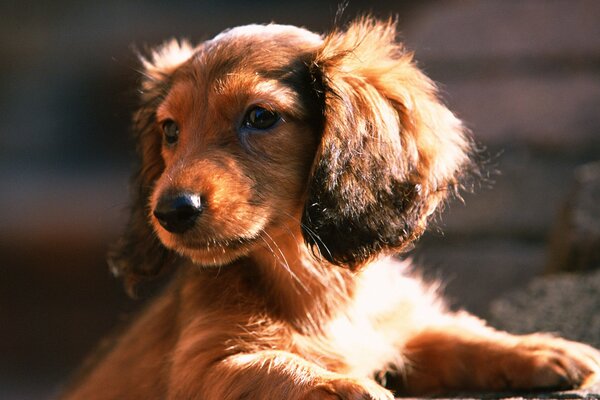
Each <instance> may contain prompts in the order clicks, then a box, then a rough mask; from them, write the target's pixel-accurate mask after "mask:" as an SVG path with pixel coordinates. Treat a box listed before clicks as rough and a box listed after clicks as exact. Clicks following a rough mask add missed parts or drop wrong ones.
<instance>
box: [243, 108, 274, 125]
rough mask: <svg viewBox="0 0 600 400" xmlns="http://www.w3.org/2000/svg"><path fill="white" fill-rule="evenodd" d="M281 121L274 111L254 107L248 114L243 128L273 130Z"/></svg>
mask: <svg viewBox="0 0 600 400" xmlns="http://www.w3.org/2000/svg"><path fill="white" fill-rule="evenodd" d="M280 119H281V117H280V116H279V114H277V113H276V112H274V111H270V110H267V109H266V108H263V107H254V108H251V109H250V110H248V112H247V113H246V117H245V118H244V122H243V123H242V127H243V128H250V129H259V130H265V129H269V128H272V127H273V125H275V124H276V123H277V122H279V120H280Z"/></svg>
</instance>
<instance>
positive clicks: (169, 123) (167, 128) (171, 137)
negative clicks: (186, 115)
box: [162, 119, 179, 144]
mask: <svg viewBox="0 0 600 400" xmlns="http://www.w3.org/2000/svg"><path fill="white" fill-rule="evenodd" d="M162 130H163V135H164V137H165V142H167V144H175V143H177V140H179V126H178V125H177V123H176V122H175V121H173V120H172V119H168V120H166V121H165V122H163V124H162Z"/></svg>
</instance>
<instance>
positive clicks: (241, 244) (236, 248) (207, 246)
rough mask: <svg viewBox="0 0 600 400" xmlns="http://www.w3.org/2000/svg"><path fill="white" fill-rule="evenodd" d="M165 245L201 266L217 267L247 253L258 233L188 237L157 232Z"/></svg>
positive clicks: (258, 240)
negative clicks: (230, 237) (200, 237)
mask: <svg viewBox="0 0 600 400" xmlns="http://www.w3.org/2000/svg"><path fill="white" fill-rule="evenodd" d="M158 233H159V234H158V237H159V239H160V241H161V242H162V243H163V245H164V246H165V247H167V248H168V249H171V250H173V251H175V252H176V253H178V254H179V255H180V256H182V257H185V258H187V259H189V260H190V261H192V262H193V263H194V264H197V265H202V266H207V267H211V266H215V267H219V266H222V265H226V264H229V263H232V262H234V261H235V260H237V259H239V258H241V257H243V256H245V255H247V254H248V253H250V252H251V251H252V249H253V248H254V247H255V246H256V243H258V242H260V235H256V237H252V238H232V239H222V240H216V239H213V238H206V239H195V240H194V239H190V238H186V237H185V236H183V237H179V236H177V235H172V234H169V233H166V232H158Z"/></svg>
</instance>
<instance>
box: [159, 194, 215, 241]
mask: <svg viewBox="0 0 600 400" xmlns="http://www.w3.org/2000/svg"><path fill="white" fill-rule="evenodd" d="M202 209H203V204H202V200H201V196H200V195H197V194H191V193H177V194H174V195H173V194H169V195H164V196H162V197H161V198H160V200H159V201H158V204H157V205H156V208H155V209H154V216H155V217H156V219H157V220H158V222H159V223H160V224H161V225H162V227H163V228H165V229H166V230H167V231H169V232H171V233H183V232H185V231H187V230H189V229H190V228H192V227H193V226H194V224H195V223H196V219H198V216H199V215H200V214H201V213H202Z"/></svg>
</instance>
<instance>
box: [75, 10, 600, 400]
mask: <svg viewBox="0 0 600 400" xmlns="http://www.w3.org/2000/svg"><path fill="white" fill-rule="evenodd" d="M395 37H396V31H395V26H394V23H392V22H380V21H376V20H373V19H370V18H363V19H359V20H357V21H355V22H354V23H351V24H350V25H349V26H348V27H347V29H345V30H336V31H333V32H332V33H330V34H327V35H323V36H321V35H318V34H315V33H311V32H309V31H307V30H305V29H302V28H297V27H293V26H282V25H248V26H243V27H238V28H234V29H230V30H227V31H225V32H223V33H221V34H219V35H218V36H216V37H215V38H214V39H212V40H208V41H206V42H203V43H201V44H200V45H198V46H196V47H191V46H190V45H189V44H187V43H185V42H183V43H178V42H176V41H172V42H169V43H167V44H165V45H163V46H161V47H159V48H158V49H156V50H155V51H154V52H153V53H152V54H151V56H150V57H149V58H148V59H142V62H143V73H142V75H143V77H142V82H141V89H140V93H141V106H140V108H139V110H138V111H137V112H136V114H135V118H134V121H135V133H136V137H137V140H138V143H139V149H138V150H139V154H140V155H141V167H140V170H139V172H138V173H137V175H136V177H135V180H134V187H133V189H134V193H133V194H134V199H133V207H132V209H131V219H130V222H129V225H128V227H127V229H126V232H125V234H124V236H123V237H122V238H121V239H120V241H119V242H118V243H117V245H116V246H115V248H114V249H113V251H112V253H111V255H110V262H111V265H112V267H113V269H114V271H115V272H116V273H117V274H119V275H122V276H123V277H124V279H125V280H126V282H127V284H128V285H129V287H130V288H132V287H134V286H135V284H136V283H137V282H139V281H140V280H141V279H146V278H149V277H152V276H155V275H157V274H158V273H160V272H161V271H163V270H165V269H172V268H174V267H176V268H177V273H176V275H175V276H174V278H173V279H172V281H171V283H170V284H169V286H168V287H167V288H166V289H165V291H164V292H163V294H162V295H161V296H159V297H158V298H157V299H156V300H154V301H153V302H152V303H151V304H150V305H149V306H148V308H147V309H146V310H145V312H143V313H142V314H141V316H139V318H138V319H137V320H135V321H134V322H133V324H132V325H131V326H130V327H129V329H128V330H127V331H126V332H125V333H124V334H122V335H121V336H120V337H118V338H117V339H116V340H114V343H113V344H112V347H111V348H110V349H109V351H108V352H106V354H104V355H103V356H102V357H100V358H99V359H98V360H97V361H96V363H95V365H94V366H93V368H91V370H90V371H89V372H88V373H87V374H86V375H85V377H84V378H82V379H80V380H79V381H78V382H77V383H76V384H75V385H74V386H73V387H72V388H71V390H70V391H69V392H68V393H67V394H66V395H65V397H64V398H66V399H209V400H211V399H219V400H222V399H232V400H233V399H392V398H393V396H394V395H436V394H442V393H452V392H462V391H506V390H530V389H536V390H546V389H566V388H573V387H579V386H581V385H585V384H588V383H590V382H592V381H593V379H594V378H595V376H596V374H597V373H598V372H599V370H600V356H599V353H598V352H597V351H596V350H594V349H592V348H591V347H588V346H586V345H583V344H579V343H574V342H570V341H566V340H563V339H559V338H555V337H552V336H549V335H543V334H534V335H526V336H514V335H511V334H508V333H505V332H499V331H496V330H494V329H492V328H490V327H488V326H486V324H485V323H484V322H483V321H481V320H480V319H478V318H476V317H474V316H471V315H469V314H467V313H465V312H452V311H449V310H448V309H447V308H446V307H445V306H444V303H443V301H442V300H440V298H439V297H438V295H437V294H436V290H435V287H432V286H428V285H425V284H423V283H422V282H420V281H419V280H418V279H417V278H415V277H414V276H411V272H410V270H411V267H410V265H409V263H408V262H407V261H400V260H398V259H396V258H394V257H393V255H394V254H396V253H398V252H401V251H402V250H404V249H406V247H407V246H408V245H409V244H411V243H412V242H413V241H414V240H415V239H417V238H418V237H419V235H421V233H422V232H423V231H424V229H425V228H426V225H427V223H428V220H429V219H430V218H431V216H432V215H433V214H434V213H435V211H436V209H438V208H439V207H440V205H441V204H442V203H443V201H444V199H445V198H446V197H447V196H448V195H450V194H452V193H454V192H456V190H457V189H458V188H459V186H460V181H461V178H462V177H463V176H464V175H465V173H466V172H468V171H469V170H472V169H473V165H472V164H471V162H470V161H469V153H470V152H471V142H470V140H469V138H468V136H467V134H466V132H465V129H464V127H463V125H462V124H461V122H460V121H459V120H458V119H457V118H456V117H455V116H454V115H453V114H452V113H451V112H450V111H449V110H448V109H447V108H446V107H445V106H444V105H443V104H442V103H441V102H440V100H439V98H438V94H437V91H436V88H435V86H434V84H433V83H432V82H431V81H430V80H429V79H428V78H427V77H426V76H425V75H423V73H422V72H421V71H419V70H418V69H417V67H416V66H415V63H414V62H413V59H412V54H411V53H409V52H408V51H406V50H405V49H404V48H403V47H402V45H401V44H400V43H398V42H397V41H396V39H395Z"/></svg>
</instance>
